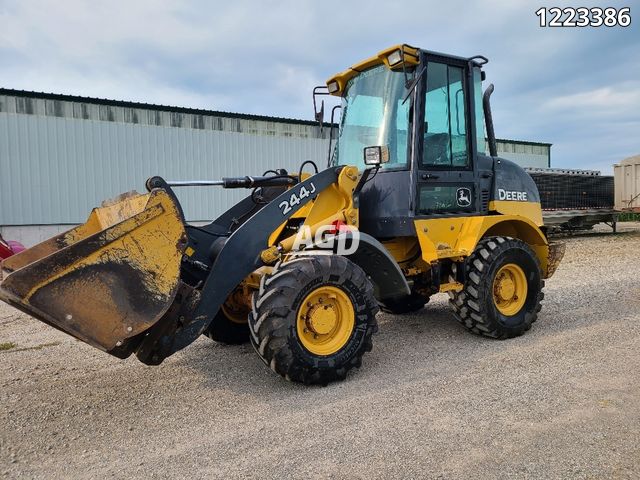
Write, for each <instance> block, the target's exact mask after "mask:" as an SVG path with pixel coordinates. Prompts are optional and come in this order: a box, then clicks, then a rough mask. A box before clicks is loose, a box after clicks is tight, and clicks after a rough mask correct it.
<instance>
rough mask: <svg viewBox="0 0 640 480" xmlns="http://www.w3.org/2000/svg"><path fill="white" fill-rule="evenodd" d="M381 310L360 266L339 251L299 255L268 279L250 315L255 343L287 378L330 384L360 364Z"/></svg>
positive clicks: (256, 347) (275, 370)
mask: <svg viewBox="0 0 640 480" xmlns="http://www.w3.org/2000/svg"><path fill="white" fill-rule="evenodd" d="M377 312H378V305H377V303H376V300H375V297H374V294H373V286H372V284H371V282H370V281H369V279H368V278H367V276H366V275H365V273H364V271H362V269H361V268H360V267H358V266H357V265H356V264H354V263H353V262H351V261H349V260H347V259H346V258H344V257H340V256H337V255H316V256H309V257H300V258H296V259H294V260H292V261H289V262H284V263H280V264H278V265H276V267H275V268H274V270H273V272H272V274H271V275H269V276H265V277H263V279H262V282H261V285H260V290H259V291H258V292H257V293H255V294H254V296H253V308H252V312H251V313H250V315H249V327H250V332H251V343H252V344H253V346H254V348H255V350H256V352H257V353H258V355H259V356H260V358H261V359H262V360H263V361H264V363H265V364H266V365H268V366H269V367H270V368H271V369H272V370H273V371H274V372H276V373H277V374H279V375H281V376H283V377H284V378H286V379H287V380H291V381H294V382H302V383H305V384H321V385H326V384H327V383H329V382H332V381H335V380H343V379H344V378H345V377H346V375H347V372H348V371H349V370H351V369H352V368H353V367H360V365H361V363H362V356H363V355H364V354H365V353H366V352H368V351H370V350H371V348H372V346H373V344H372V339H371V337H372V335H373V334H374V333H375V332H376V331H377V329H378V326H377V323H376V318H375V316H376V313H377Z"/></svg>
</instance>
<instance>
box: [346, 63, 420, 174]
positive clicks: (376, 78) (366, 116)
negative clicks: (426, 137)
mask: <svg viewBox="0 0 640 480" xmlns="http://www.w3.org/2000/svg"><path fill="white" fill-rule="evenodd" d="M404 93H405V87H404V74H403V73H402V72H392V71H391V70H389V69H388V68H386V67H385V66H384V65H380V66H378V67H374V68H371V69H369V70H365V71H364V72H362V73H361V74H360V75H358V76H356V77H353V78H352V79H351V80H349V82H348V83H347V87H346V93H345V95H344V97H343V99H342V118H341V120H340V132H339V134H338V142H337V144H336V149H335V151H334V155H333V164H334V165H356V166H357V167H358V168H359V169H360V170H362V169H364V168H365V164H364V148H365V147H371V146H376V145H380V146H382V145H385V146H387V147H389V163H385V164H383V165H382V168H398V167H404V166H406V165H407V138H408V130H409V105H410V101H409V100H407V101H406V102H405V103H404V104H402V100H403V96H404Z"/></svg>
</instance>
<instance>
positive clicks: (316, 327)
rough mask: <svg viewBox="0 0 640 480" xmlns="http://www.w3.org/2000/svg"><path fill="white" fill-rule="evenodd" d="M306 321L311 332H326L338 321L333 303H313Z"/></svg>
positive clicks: (321, 333) (323, 333)
mask: <svg viewBox="0 0 640 480" xmlns="http://www.w3.org/2000/svg"><path fill="white" fill-rule="evenodd" d="M306 323H307V327H308V328H309V330H311V331H312V332H313V333H317V334H318V335H326V334H328V333H329V332H331V330H333V329H334V328H335V327H336V324H337V323H338V317H337V315H336V311H335V307H334V305H332V304H329V305H322V304H318V305H314V306H313V307H312V309H311V311H310V313H309V315H308V316H307V318H306Z"/></svg>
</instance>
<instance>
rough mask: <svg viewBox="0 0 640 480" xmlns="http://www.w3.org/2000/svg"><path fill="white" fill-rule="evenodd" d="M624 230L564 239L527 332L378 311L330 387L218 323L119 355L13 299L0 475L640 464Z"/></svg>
mask: <svg viewBox="0 0 640 480" xmlns="http://www.w3.org/2000/svg"><path fill="white" fill-rule="evenodd" d="M620 230H622V233H619V234H618V235H612V234H609V233H606V234H605V233H595V234H589V235H583V236H579V237H573V238H569V239H567V242H568V247H567V254H566V257H565V260H564V262H563V263H562V264H561V266H560V268H559V270H558V272H557V273H556V275H555V276H554V277H553V278H552V279H551V280H549V281H548V282H547V288H546V299H545V302H544V307H543V309H542V312H541V314H540V317H539V319H538V322H537V323H536V324H535V325H534V327H533V328H532V330H531V331H530V332H528V333H527V334H526V335H525V336H523V337H521V338H518V339H514V340H509V341H503V342H501V341H494V340H489V339H484V338H478V337H476V336H473V335H471V334H469V333H467V332H466V331H464V330H463V329H462V327H460V326H459V325H458V324H457V323H456V322H455V321H454V319H453V318H452V316H451V314H450V312H449V309H448V307H447V303H446V297H445V296H443V295H437V296H436V297H434V299H433V300H432V302H431V303H430V304H429V305H427V307H426V308H425V309H424V310H423V311H422V312H420V313H419V314H414V315H407V316H402V317H401V316H391V315H382V314H381V315H380V316H379V322H380V333H379V334H378V335H377V336H376V338H375V339H374V340H375V346H374V349H373V352H372V353H371V354H368V355H367V356H366V357H365V361H364V362H363V368H362V369H360V370H359V371H355V372H353V373H352V374H350V375H349V378H348V379H347V381H345V382H342V383H339V384H332V385H330V386H328V387H326V388H322V387H311V388H310V387H303V386H300V385H295V384H291V383H287V382H285V381H284V380H282V379H281V378H280V377H278V376H276V375H274V374H272V373H271V372H270V370H267V369H266V367H265V366H264V365H263V364H262V362H260V360H259V359H258V358H257V356H256V354H255V353H254V352H253V350H252V349H251V347H249V346H242V347H227V346H222V345H218V344H215V343H213V342H211V341H209V340H208V339H205V338H202V339H200V340H198V341H197V342H196V343H194V344H193V345H192V346H190V347H189V348H187V349H185V350H183V351H182V352H180V353H178V354H176V355H174V356H173V357H171V358H169V359H168V360H167V361H165V363H164V364H162V365H161V366H159V367H146V366H144V365H142V364H140V363H138V362H137V361H136V360H135V359H134V358H132V359H129V360H126V361H120V360H117V359H115V358H111V357H109V356H108V355H105V354H103V353H102V352H99V351H97V350H94V349H92V348H91V347H89V346H87V345H84V344H82V343H80V342H78V341H76V340H74V339H72V338H71V337H68V336H66V335H64V334H62V333H60V332H57V331H56V330H54V329H52V328H49V327H47V326H45V325H44V324H41V323H40V322H38V321H35V320H33V319H31V318H30V317H28V316H26V315H24V314H22V313H19V312H18V311H16V310H13V309H11V308H10V307H8V306H7V305H4V304H2V305H0V343H3V342H4V343H7V342H12V343H14V344H15V346H14V347H13V348H10V349H8V350H3V351H0V422H1V423H0V477H6V478H17V477H38V478H52V477H66V478H70V477H72V478H96V477H117V478H124V477H134V478H149V477H151V478H172V477H197V478H201V477H210V478H212V477H221V478H232V477H256V478H272V477H278V478H282V477H299V478H300V477H305V478H307V477H333V478H343V477H366V478H375V477H391V476H395V477H398V476H403V477H423V478H424V477H429V478H433V477H441V478H639V477H640V433H639V432H640V354H639V353H638V346H639V345H640V343H639V340H640V268H639V267H640V260H639V258H640V223H635V224H624V225H620ZM603 231H604V230H603ZM5 348H6V346H5Z"/></svg>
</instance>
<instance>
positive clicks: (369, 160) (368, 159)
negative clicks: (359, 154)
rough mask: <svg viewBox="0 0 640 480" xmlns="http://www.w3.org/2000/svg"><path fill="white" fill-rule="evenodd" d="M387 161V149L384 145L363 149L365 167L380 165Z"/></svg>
mask: <svg viewBox="0 0 640 480" xmlns="http://www.w3.org/2000/svg"><path fill="white" fill-rule="evenodd" d="M388 161H389V147H387V146H386V145H375V146H372V147H364V163H365V165H373V166H376V165H382V164H383V163H387V162H388Z"/></svg>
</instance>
